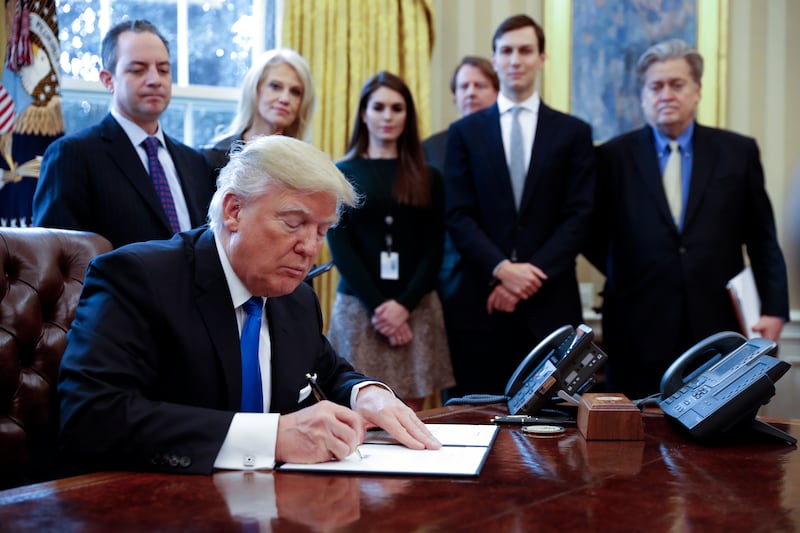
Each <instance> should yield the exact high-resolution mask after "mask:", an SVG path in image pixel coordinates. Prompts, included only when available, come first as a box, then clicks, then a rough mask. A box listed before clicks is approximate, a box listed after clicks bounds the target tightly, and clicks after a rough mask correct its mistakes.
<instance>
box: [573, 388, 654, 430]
mask: <svg viewBox="0 0 800 533" xmlns="http://www.w3.org/2000/svg"><path fill="white" fill-rule="evenodd" d="M578 431H580V432H581V435H583V438H584V439H586V440H644V423H643V422H642V413H641V412H640V411H639V409H638V408H637V407H636V406H635V405H633V402H631V401H630V400H629V399H628V398H627V397H626V396H625V395H624V394H618V393H595V392H587V393H586V394H584V395H583V396H581V401H580V403H579V404H578Z"/></svg>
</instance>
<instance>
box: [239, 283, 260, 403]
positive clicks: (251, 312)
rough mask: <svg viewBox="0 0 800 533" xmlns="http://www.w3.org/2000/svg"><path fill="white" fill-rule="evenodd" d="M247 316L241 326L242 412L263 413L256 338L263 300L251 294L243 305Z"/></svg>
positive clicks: (258, 333) (257, 336) (258, 334)
mask: <svg viewBox="0 0 800 533" xmlns="http://www.w3.org/2000/svg"><path fill="white" fill-rule="evenodd" d="M242 307H244V310H245V312H246V313H247V317H246V318H245V320H244V326H243V327H242V339H241V347H242V410H241V412H243V413H263V412H264V399H263V391H262V388H261V368H260V367H259V366H258V338H259V336H260V335H261V312H262V310H263V308H264V301H263V300H262V299H261V298H258V297H256V296H253V297H252V298H250V299H249V300H247V301H246V302H245V303H244V305H243V306H242Z"/></svg>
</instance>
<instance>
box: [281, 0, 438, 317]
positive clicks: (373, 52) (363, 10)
mask: <svg viewBox="0 0 800 533" xmlns="http://www.w3.org/2000/svg"><path fill="white" fill-rule="evenodd" d="M430 3H431V2H430V0H289V1H287V2H286V3H285V4H284V6H285V7H284V18H283V35H282V36H281V41H282V45H283V46H286V47H289V48H293V49H295V50H297V51H298V52H299V53H300V54H301V55H302V56H303V57H305V58H306V60H307V61H308V63H309V65H310V66H311V72H312V74H313V76H314V82H315V84H316V86H317V110H316V113H315V114H314V121H313V131H312V135H313V138H312V142H313V144H314V145H315V146H317V147H318V148H320V149H321V150H323V151H325V152H327V153H328V154H330V156H331V157H332V158H334V159H338V158H340V157H341V156H342V155H344V153H345V151H346V148H347V142H348V141H349V139H350V132H351V128H352V125H353V119H354V116H355V113H356V110H357V109H358V94H359V91H360V90H361V86H362V85H363V84H364V82H365V81H366V80H367V78H369V77H370V76H372V75H373V74H375V73H377V72H378V71H380V70H388V71H390V72H392V73H394V74H397V75H399V76H401V77H402V78H403V79H404V80H405V82H406V84H407V85H408V87H409V89H410V90H411V93H412V94H413V96H414V103H415V104H416V107H417V114H418V116H419V128H420V135H421V136H422V138H425V137H427V135H428V133H429V131H430V124H429V117H430V83H429V81H430V80H429V72H430V59H431V51H432V49H433V20H432V17H433V9H432V7H431V5H430ZM326 261H330V251H329V250H328V248H327V246H325V247H324V249H323V250H322V251H321V252H320V257H319V258H318V259H317V262H318V263H324V262H326ZM338 280H339V274H338V272H336V269H333V270H332V271H331V272H330V273H329V274H325V275H323V276H320V277H318V278H317V279H315V280H314V288H315V290H316V292H317V295H318V296H319V301H320V305H321V306H322V314H323V318H324V320H325V324H327V323H328V317H329V316H330V311H331V306H332V305H333V298H334V297H335V294H336V284H337V283H338ZM326 328H327V326H326Z"/></svg>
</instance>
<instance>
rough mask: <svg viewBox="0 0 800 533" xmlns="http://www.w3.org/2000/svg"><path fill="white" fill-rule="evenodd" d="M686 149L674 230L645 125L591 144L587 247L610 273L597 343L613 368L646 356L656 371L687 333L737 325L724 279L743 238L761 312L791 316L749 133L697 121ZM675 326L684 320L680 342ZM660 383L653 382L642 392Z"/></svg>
mask: <svg viewBox="0 0 800 533" xmlns="http://www.w3.org/2000/svg"><path fill="white" fill-rule="evenodd" d="M692 148H693V166H692V174H691V185H690V190H689V196H688V200H687V205H686V207H685V216H684V225H683V229H682V231H681V233H678V230H677V228H676V227H675V225H674V224H673V223H672V219H671V217H670V213H669V207H668V205H667V199H666V195H665V194H664V188H663V185H662V183H661V172H660V169H659V166H658V159H657V154H656V148H655V139H654V135H653V132H652V129H651V128H650V127H649V126H646V127H644V128H643V129H640V130H637V131H633V132H630V133H627V134H624V135H621V136H619V137H617V138H615V139H612V140H611V141H609V142H608V143H606V144H604V145H602V146H600V147H599V148H598V150H597V160H598V182H597V201H596V202H595V214H594V220H593V222H592V237H591V239H590V240H589V241H588V244H587V247H586V250H585V254H586V256H587V257H588V258H589V259H590V260H591V261H592V263H593V264H595V265H596V266H597V267H598V268H599V269H600V270H601V271H603V272H604V273H605V274H606V276H607V278H606V285H605V289H604V291H603V342H604V345H605V347H606V351H607V353H608V355H609V365H610V366H611V367H612V369H613V366H614V365H633V364H643V365H648V366H656V367H657V368H658V369H660V372H663V370H665V369H666V367H667V366H668V365H669V363H670V362H671V361H673V360H674V359H676V358H677V356H679V355H680V354H681V353H682V352H683V351H684V350H685V349H686V348H688V347H689V346H687V345H686V343H687V342H689V343H693V342H697V341H699V340H702V339H703V338H705V337H707V336H708V335H710V334H712V333H716V332H719V331H725V330H733V331H738V329H739V327H738V322H737V319H736V317H735V315H734V311H733V308H732V306H731V302H730V298H729V296H728V294H727V291H726V288H725V286H726V284H727V282H728V280H729V279H730V278H732V277H733V276H735V275H736V274H737V273H739V271H741V270H742V268H743V267H744V259H743V256H742V246H746V247H747V253H748V256H749V257H750V261H751V263H752V267H753V272H754V274H755V278H756V283H757V285H758V290H759V294H760V297H761V305H762V313H763V314H767V315H776V316H781V317H786V318H788V314H789V304H788V292H787V281H786V265H785V263H784V259H783V255H782V253H781V250H780V247H779V245H778V241H777V237H776V232H775V223H774V219H773V214H772V207H771V205H770V201H769V198H768V197H767V192H766V190H765V189H764V175H763V171H762V168H761V161H760V157H759V152H758V147H757V145H756V143H755V141H754V140H753V139H751V138H748V137H744V136H741V135H737V134H735V133H731V132H728V131H723V130H718V129H713V128H707V127H703V126H700V125H696V126H695V131H694V137H693V139H692ZM682 322H683V324H684V325H683V326H682ZM681 327H684V328H688V337H687V338H686V339H684V340H683V341H681V340H680V337H681ZM612 375H613V372H612ZM657 390H658V383H651V384H650V387H649V392H650V393H654V392H657Z"/></svg>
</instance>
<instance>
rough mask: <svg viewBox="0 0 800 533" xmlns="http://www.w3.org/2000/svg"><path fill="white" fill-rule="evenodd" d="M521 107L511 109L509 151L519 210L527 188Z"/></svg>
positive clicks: (512, 181)
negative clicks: (524, 190) (520, 120)
mask: <svg viewBox="0 0 800 533" xmlns="http://www.w3.org/2000/svg"><path fill="white" fill-rule="evenodd" d="M520 112H522V107H521V106H514V107H512V108H511V113H512V115H511V149H510V150H509V159H510V161H509V163H510V164H509V169H508V170H509V174H511V189H512V190H513V191H514V205H515V206H516V207H517V209H519V205H520V203H521V202H522V191H523V189H524V188H525V174H526V169H525V166H526V165H525V163H526V161H525V146H524V143H523V142H522V126H521V125H520V123H519V114H520Z"/></svg>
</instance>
